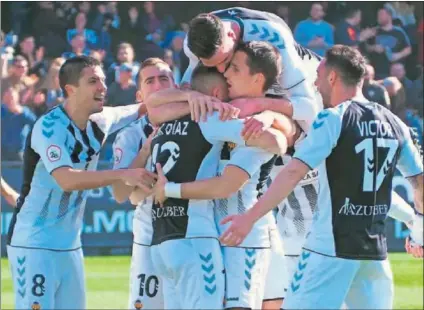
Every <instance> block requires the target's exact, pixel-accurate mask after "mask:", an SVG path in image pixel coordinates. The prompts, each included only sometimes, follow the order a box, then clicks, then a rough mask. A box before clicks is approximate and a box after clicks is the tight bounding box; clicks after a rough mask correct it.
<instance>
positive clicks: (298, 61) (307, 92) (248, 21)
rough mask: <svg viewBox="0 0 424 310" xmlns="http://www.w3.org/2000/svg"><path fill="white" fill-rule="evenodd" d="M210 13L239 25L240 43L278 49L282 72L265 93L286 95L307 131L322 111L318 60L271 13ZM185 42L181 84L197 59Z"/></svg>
mask: <svg viewBox="0 0 424 310" xmlns="http://www.w3.org/2000/svg"><path fill="white" fill-rule="evenodd" d="M212 14H214V15H216V16H218V17H219V18H220V19H221V20H224V21H232V22H235V23H237V24H238V25H239V26H240V31H241V40H242V41H244V42H249V41H253V40H256V41H267V42H269V43H271V44H272V45H274V46H275V47H277V48H278V50H279V51H280V53H281V56H282V57H281V58H282V62H283V63H282V64H283V73H282V74H281V76H280V81H279V83H280V86H279V87H278V86H276V87H271V88H270V89H269V90H268V93H269V94H273V95H282V94H284V93H285V92H287V93H288V95H289V98H290V101H291V102H292V103H293V119H295V120H297V121H299V124H300V126H301V127H302V129H303V130H305V131H307V130H308V129H309V126H310V125H311V124H312V122H313V120H314V119H315V117H316V115H317V114H318V112H319V111H320V110H322V108H323V105H322V98H321V95H320V94H319V93H318V92H317V90H316V88H315V86H314V82H315V79H316V70H317V68H318V64H319V62H320V59H321V58H320V57H319V56H318V55H316V54H315V53H313V52H312V51H310V50H308V49H306V48H304V47H302V46H300V45H299V44H297V43H296V41H295V40H294V38H293V34H292V32H291V30H290V28H289V27H288V26H287V24H286V23H285V22H284V20H282V19H281V18H280V17H278V16H277V15H275V14H271V13H267V12H261V11H255V10H249V9H245V8H239V7H236V8H229V9H225V10H220V11H215V12H212ZM187 40H188V39H187V37H186V39H185V41H184V51H185V54H186V55H187V57H188V58H189V60H190V65H189V67H188V69H187V70H186V72H185V74H184V76H183V78H182V83H185V82H188V83H189V82H190V79H191V75H192V72H193V70H194V69H195V68H196V66H197V65H198V63H199V59H198V57H196V56H195V55H194V54H193V53H192V52H191V51H190V49H189V48H188V42H187Z"/></svg>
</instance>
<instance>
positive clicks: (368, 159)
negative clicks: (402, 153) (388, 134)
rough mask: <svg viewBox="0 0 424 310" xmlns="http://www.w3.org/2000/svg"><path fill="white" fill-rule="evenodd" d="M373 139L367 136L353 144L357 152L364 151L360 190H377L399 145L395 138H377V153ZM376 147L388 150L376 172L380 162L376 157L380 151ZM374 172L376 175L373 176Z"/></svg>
mask: <svg viewBox="0 0 424 310" xmlns="http://www.w3.org/2000/svg"><path fill="white" fill-rule="evenodd" d="M373 140H374V139H373V138H367V139H365V140H362V141H361V142H360V143H358V144H357V145H356V146H355V151H356V153H357V154H358V153H361V152H364V179H363V182H362V190H363V191H364V192H372V191H374V188H375V191H378V190H379V188H380V186H381V184H382V183H383V181H384V178H385V177H386V175H387V172H388V171H389V170H390V168H391V166H392V164H393V158H394V157H395V155H396V151H397V149H398V146H399V141H398V140H396V139H384V138H377V139H376V140H377V147H376V148H375V149H377V154H375V152H374V151H375V149H374V141H373ZM378 148H388V149H389V152H388V153H387V156H386V158H385V159H384V161H383V163H382V165H381V168H380V170H379V171H378V172H377V169H378V166H379V165H378V163H379V162H380V159H379V158H378V155H379V154H380V152H378ZM376 173H377V177H375V174H376ZM374 182H375V183H374Z"/></svg>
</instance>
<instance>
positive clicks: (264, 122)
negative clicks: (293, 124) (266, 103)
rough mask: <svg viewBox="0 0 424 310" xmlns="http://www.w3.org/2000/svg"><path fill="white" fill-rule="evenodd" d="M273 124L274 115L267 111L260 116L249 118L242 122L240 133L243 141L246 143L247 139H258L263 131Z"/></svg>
mask: <svg viewBox="0 0 424 310" xmlns="http://www.w3.org/2000/svg"><path fill="white" fill-rule="evenodd" d="M273 123H274V115H273V114H272V113H270V112H268V111H265V112H263V113H260V114H256V115H255V116H253V117H249V118H247V119H246V120H245V121H244V127H243V130H242V132H241V135H242V136H243V139H244V140H245V141H248V140H249V139H251V138H252V139H256V138H258V137H259V136H260V135H261V134H262V133H263V132H264V131H265V130H267V129H268V128H270V127H271V126H272V124H273Z"/></svg>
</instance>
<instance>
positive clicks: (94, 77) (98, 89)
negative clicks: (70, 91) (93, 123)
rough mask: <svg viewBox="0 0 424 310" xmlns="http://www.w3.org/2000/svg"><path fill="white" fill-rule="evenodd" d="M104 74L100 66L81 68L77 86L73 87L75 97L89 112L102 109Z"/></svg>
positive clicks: (104, 94) (96, 111)
mask: <svg viewBox="0 0 424 310" xmlns="http://www.w3.org/2000/svg"><path fill="white" fill-rule="evenodd" d="M106 90H107V87H106V84H105V75H104V73H103V70H102V68H101V67H100V66H95V67H87V68H84V69H83V70H82V74H81V77H80V79H79V84H78V87H75V98H76V101H77V102H78V103H81V104H84V106H85V107H86V108H87V109H88V110H89V112H90V113H98V112H101V111H102V110H103V105H104V103H105V97H106Z"/></svg>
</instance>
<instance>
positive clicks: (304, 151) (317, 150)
mask: <svg viewBox="0 0 424 310" xmlns="http://www.w3.org/2000/svg"><path fill="white" fill-rule="evenodd" d="M348 106H349V103H344V104H341V105H339V106H338V107H337V108H330V109H325V110H323V111H321V113H319V114H318V116H317V118H316V119H315V121H314V123H313V124H312V127H311V129H310V131H309V132H308V135H307V136H306V138H305V140H304V141H302V142H301V143H300V144H299V147H298V148H297V151H296V152H295V153H294V155H293V158H297V159H299V160H300V161H302V162H304V163H305V164H306V165H308V166H309V168H311V169H314V168H316V167H318V166H319V164H321V162H323V161H324V160H325V159H326V158H327V157H328V156H329V155H330V154H331V152H332V150H333V148H334V147H335V146H336V145H337V141H338V139H339V137H340V132H341V128H342V120H343V114H344V111H346V108H347V107H348Z"/></svg>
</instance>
